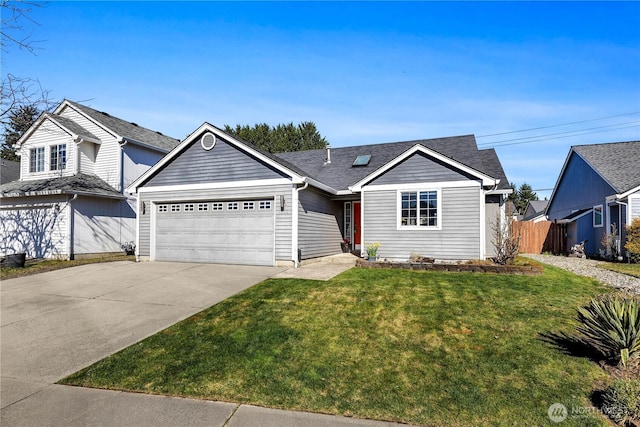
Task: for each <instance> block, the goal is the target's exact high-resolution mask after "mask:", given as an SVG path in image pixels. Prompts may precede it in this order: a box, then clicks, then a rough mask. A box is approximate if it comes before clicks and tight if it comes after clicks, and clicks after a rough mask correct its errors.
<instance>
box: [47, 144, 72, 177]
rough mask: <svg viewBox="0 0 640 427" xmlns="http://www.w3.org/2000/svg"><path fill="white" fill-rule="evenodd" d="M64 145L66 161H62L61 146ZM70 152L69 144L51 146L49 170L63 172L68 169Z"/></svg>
mask: <svg viewBox="0 0 640 427" xmlns="http://www.w3.org/2000/svg"><path fill="white" fill-rule="evenodd" d="M61 147H64V162H62V163H60V148H61ZM54 150H55V154H56V156H55V157H56V162H54V161H53V152H54ZM67 161H68V153H67V144H53V145H50V146H49V171H51V172H61V171H63V170H65V169H67Z"/></svg>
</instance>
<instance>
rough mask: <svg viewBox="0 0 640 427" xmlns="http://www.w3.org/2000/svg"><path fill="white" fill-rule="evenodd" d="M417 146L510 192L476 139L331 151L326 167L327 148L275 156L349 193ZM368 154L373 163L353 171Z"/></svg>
mask: <svg viewBox="0 0 640 427" xmlns="http://www.w3.org/2000/svg"><path fill="white" fill-rule="evenodd" d="M416 144H420V145H423V146H424V147H426V148H429V149H431V150H433V151H436V152H438V153H439V154H442V155H444V156H447V157H449V158H451V159H453V160H455V161H457V162H459V163H462V164H464V165H466V166H469V167H471V168H473V169H475V170H477V171H479V172H482V173H484V174H486V175H489V176H491V177H493V178H498V179H500V180H501V182H500V185H499V188H500V189H507V188H510V187H509V183H508V181H507V178H506V176H505V174H504V170H503V169H502V166H501V165H500V161H499V160H498V156H497V155H496V153H495V151H494V150H493V149H490V150H478V147H477V145H476V140H475V137H474V136H473V135H464V136H454V137H447V138H434V139H421V140H415V141H402V142H392V143H384V144H371V145H358V146H352V147H337V148H331V163H330V164H325V159H326V149H324V148H323V149H319V150H306V151H296V152H287V153H277V154H275V156H276V157H278V158H280V159H283V160H285V161H287V162H288V163H290V164H293V165H295V166H297V167H298V168H300V169H302V170H303V171H304V172H305V175H308V176H309V177H310V178H313V179H315V180H317V181H319V182H322V183H323V184H326V185H328V186H330V187H332V188H333V189H335V190H346V189H347V188H348V187H349V186H351V185H353V184H355V183H356V182H358V181H360V180H362V179H363V178H365V177H366V176H367V175H370V174H371V173H373V172H374V171H376V170H377V169H379V168H381V167H382V166H384V165H386V164H387V163H389V162H391V161H392V160H394V159H395V158H396V157H398V156H400V155H401V154H402V153H404V152H405V151H407V150H409V149H411V148H412V147H413V146H415V145H416ZM367 154H370V155H371V161H370V162H369V164H368V165H367V166H363V167H352V164H353V161H354V160H355V159H356V157H358V156H360V155H367Z"/></svg>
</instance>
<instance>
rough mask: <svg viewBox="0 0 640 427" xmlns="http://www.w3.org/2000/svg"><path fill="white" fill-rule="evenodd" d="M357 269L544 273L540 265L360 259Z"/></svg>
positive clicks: (357, 262) (528, 274) (525, 274)
mask: <svg viewBox="0 0 640 427" xmlns="http://www.w3.org/2000/svg"><path fill="white" fill-rule="evenodd" d="M356 267H359V268H394V269H399V270H418V271H451V272H456V273H464V272H467V273H494V274H517V275H521V276H539V275H541V274H542V273H543V269H542V266H540V265H497V264H444V263H425V262H392V261H367V260H363V259H358V260H357V261H356Z"/></svg>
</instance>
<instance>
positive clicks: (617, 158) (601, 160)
mask: <svg viewBox="0 0 640 427" xmlns="http://www.w3.org/2000/svg"><path fill="white" fill-rule="evenodd" d="M572 149H573V151H574V152H576V153H577V154H578V155H580V157H582V158H583V159H584V161H585V162H587V163H588V164H589V165H590V166H591V167H592V168H593V170H595V171H596V172H597V173H598V174H599V175H600V176H602V178H603V179H604V180H605V181H607V182H608V183H609V185H611V187H613V188H614V189H615V190H616V192H618V193H624V192H626V191H628V190H630V189H632V188H635V187H637V186H639V185H640V141H630V142H615V143H608V144H592V145H577V146H574V147H572Z"/></svg>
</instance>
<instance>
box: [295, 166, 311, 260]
mask: <svg viewBox="0 0 640 427" xmlns="http://www.w3.org/2000/svg"><path fill="white" fill-rule="evenodd" d="M302 182H304V185H303V186H302V187H299V188H295V187H294V190H293V191H292V193H291V195H292V200H291V258H292V259H293V265H294V267H295V268H298V266H299V264H300V263H299V260H298V250H299V246H298V243H299V242H298V238H299V233H298V228H299V227H298V218H299V215H298V201H299V200H300V196H299V193H300V192H301V191H303V190H306V189H307V187H309V183H308V182H307V178H306V177H303V178H302Z"/></svg>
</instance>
